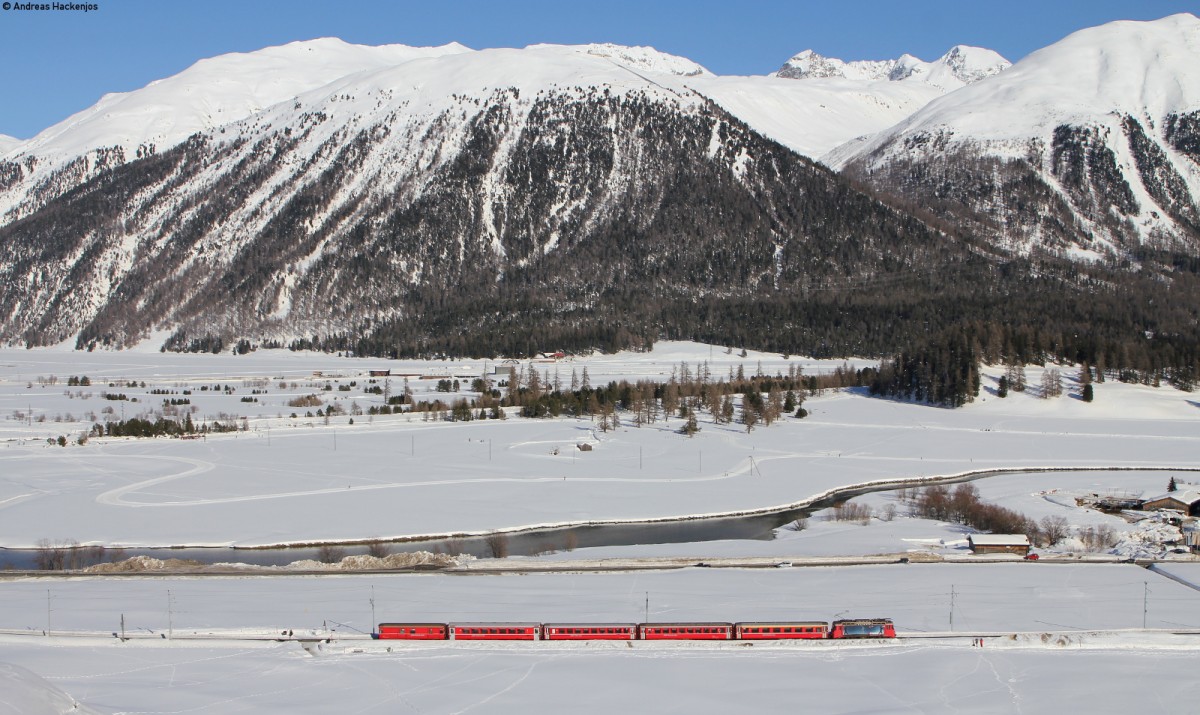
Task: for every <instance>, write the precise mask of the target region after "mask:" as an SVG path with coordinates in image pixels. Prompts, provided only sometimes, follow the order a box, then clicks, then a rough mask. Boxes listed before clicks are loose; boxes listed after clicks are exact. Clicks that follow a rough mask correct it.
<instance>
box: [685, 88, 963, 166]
mask: <svg viewBox="0 0 1200 715" xmlns="http://www.w3.org/2000/svg"><path fill="white" fill-rule="evenodd" d="M683 84H684V85H686V86H687V87H688V88H690V89H692V90H694V91H696V92H699V93H700V94H703V95H705V96H707V97H709V98H711V99H712V100H713V101H714V102H716V103H717V104H719V105H720V106H721V107H722V108H724V109H725V110H727V111H728V112H729V113H730V114H732V115H734V116H735V117H737V118H738V119H741V120H742V121H744V122H746V123H747V124H749V125H750V126H751V127H753V128H754V129H755V130H757V131H759V132H761V133H762V134H763V135H765V136H767V137H770V138H771V139H774V140H775V141H777V142H779V143H780V144H783V145H784V146H786V147H788V148H789V149H791V150H793V151H795V152H797V153H799V154H803V155H804V156H807V157H809V158H812V159H818V158H820V157H821V156H823V155H824V154H826V153H827V152H829V151H830V150H832V149H833V148H834V147H837V146H839V145H841V144H843V143H844V142H848V141H850V140H852V139H854V138H856V137H859V136H863V135H871V134H875V133H877V132H879V131H882V130H883V129H885V128H887V127H890V126H892V125H893V124H895V123H896V122H899V121H901V120H902V119H904V118H905V117H907V116H909V115H910V114H912V113H913V112H914V111H916V110H918V109H920V108H921V107H923V106H925V105H926V104H927V103H928V102H930V101H931V100H933V99H936V98H937V97H940V96H941V95H942V91H941V90H940V89H938V88H937V87H935V86H933V85H930V84H924V83H920V82H889V81H887V80H878V81H871V82H867V81H853V80H848V79H841V78H832V79H810V80H807V81H804V82H795V81H792V80H787V79H781V78H778V77H695V78H689V79H687V80H686V81H685V82H684V83H683Z"/></svg>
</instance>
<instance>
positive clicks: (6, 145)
mask: <svg viewBox="0 0 1200 715" xmlns="http://www.w3.org/2000/svg"><path fill="white" fill-rule="evenodd" d="M19 144H21V140H20V139H17V138H16V137H10V136H8V135H7V134H0V156H4V155H5V154H7V153H8V152H10V151H12V150H13V149H16V148H17V146H18V145H19Z"/></svg>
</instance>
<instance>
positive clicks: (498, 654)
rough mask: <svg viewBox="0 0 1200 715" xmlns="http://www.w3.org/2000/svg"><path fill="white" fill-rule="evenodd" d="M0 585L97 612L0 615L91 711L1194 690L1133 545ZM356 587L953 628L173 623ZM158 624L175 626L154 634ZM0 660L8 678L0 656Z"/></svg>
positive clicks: (935, 700) (364, 594)
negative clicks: (970, 554)
mask: <svg viewBox="0 0 1200 715" xmlns="http://www.w3.org/2000/svg"><path fill="white" fill-rule="evenodd" d="M952 592H953V597H952V595H951V594H952ZM952 598H953V607H952V605H951V604H952ZM0 599H2V600H0V605H2V609H0V610H2V612H4V613H5V618H6V620H8V625H9V626H13V627H18V628H29V629H32V630H33V631H34V632H36V633H39V634H40V633H41V632H42V630H43V629H44V628H45V627H46V619H47V617H49V618H50V627H51V632H52V633H53V632H54V630H55V629H60V630H63V631H65V630H70V629H78V630H90V631H98V632H99V633H98V635H97V637H95V638H91V639H87V638H69V637H66V636H52V637H49V638H46V637H42V636H40V635H22V636H14V635H6V636H0V661H7V662H9V663H17V664H20V665H21V666H22V667H24V668H27V669H29V670H30V671H32V672H33V673H36V674H38V675H40V676H41V677H42V678H45V680H46V682H48V683H49V684H51V685H53V686H55V687H57V688H59V689H61V690H63V691H65V692H66V693H69V694H70V695H71V696H72V697H73V698H75V699H76V700H77V701H79V702H81V703H82V704H83V705H85V706H87V707H89V708H92V709H93V711H95V712H104V713H110V712H200V713H209V712H211V713H268V712H312V713H320V712H331V708H336V709H337V711H338V712H423V713H453V712H505V713H515V712H547V711H551V710H557V711H566V712H595V713H600V712H612V711H613V710H615V709H617V708H626V709H628V708H634V709H638V708H640V707H645V708H647V709H648V710H652V711H654V712H682V711H690V712H747V711H754V712H785V711H787V712H790V711H794V710H795V709H796V708H797V707H798V706H799V704H800V703H803V704H804V706H805V707H806V708H810V709H812V710H816V711H820V712H884V713H890V712H897V713H898V712H938V713H942V712H945V713H953V712H1084V711H1097V712H1123V711H1127V710H1128V711H1136V712H1177V711H1178V707H1179V704H1180V703H1187V702H1194V701H1195V698H1196V696H1197V695H1200V684H1198V683H1197V681H1196V680H1195V678H1194V677H1192V674H1193V673H1194V671H1195V668H1196V666H1197V665H1198V664H1200V651H1198V650H1197V648H1196V644H1197V639H1200V635H1190V636H1182V635H1170V633H1169V631H1171V630H1178V629H1181V628H1184V627H1192V628H1195V627H1197V626H1200V620H1197V615H1196V614H1197V613H1200V610H1198V609H1197V606H1200V593H1198V592H1197V591H1195V590H1193V589H1191V588H1188V587H1186V586H1183V585H1180V584H1177V583H1175V582H1173V581H1170V580H1168V579H1165V578H1163V577H1161V576H1158V575H1155V574H1150V573H1148V572H1147V571H1145V570H1143V569H1140V568H1138V567H1135V566H1131V565H1115V564H1114V565H1050V564H1029V563H1017V564H981V565H954V564H936V565H921V564H908V565H892V566H873V567H868V566H862V567H846V568H836V569H834V568H795V569H767V570H751V571H747V570H737V569H730V570H725V569H688V570H683V571H674V572H665V573H664V572H657V573H613V574H556V575H529V576H520V577H516V576H475V577H448V576H444V575H424V576H421V575H404V576H375V577H366V576H361V577H323V578H319V579H312V578H306V579H301V578H286V577H285V578H269V579H263V578H256V579H245V578H239V579H207V580H198V579H165V580H158V579H141V578H138V579H122V580H103V579H97V580H87V581H70V582H58V581H52V580H47V579H27V580H22V581H19V582H9V583H5V584H4V587H3V588H2V589H0ZM371 599H374V607H375V611H376V613H375V617H376V618H377V619H378V620H381V621H382V620H407V619H413V620H418V619H419V620H425V619H428V620H441V621H445V620H453V619H459V620H483V619H530V620H540V621H547V620H598V621H626V622H628V621H641V620H644V618H645V617H647V615H648V617H649V618H651V619H662V620H689V619H697V620H699V619H714V620H716V619H720V620H728V619H772V618H780V617H785V618H804V619H808V618H811V619H832V618H834V617H844V616H847V615H849V616H854V615H858V616H891V617H893V618H894V619H895V620H896V623H897V628H898V629H899V630H901V631H904V632H907V633H909V634H919V633H925V634H930V633H934V632H942V633H947V632H948V631H949V630H950V618H951V613H953V625H954V630H955V632H958V633H963V634H964V635H963V636H962V637H958V638H938V639H931V640H919V641H911V640H905V641H901V642H893V643H885V644H862V643H820V644H806V645H795V644H793V645H787V644H784V645H780V644H756V645H754V646H752V647H747V646H744V645H736V644H716V645H713V644H696V645H680V644H671V645H658V644H652V643H636V644H632V645H627V644H616V645H614V644H560V643H553V644H545V643H542V644H487V645H480V644H469V645H457V646H446V645H437V644H412V645H403V644H399V643H395V642H392V643H383V642H371V641H362V640H348V641H347V640H336V639H335V640H334V641H333V642H332V643H328V644H326V643H321V644H319V645H311V644H310V646H309V650H308V651H306V650H304V649H302V648H301V646H300V645H299V644H297V643H290V642H289V643H284V644H255V643H236V642H233V641H229V640H226V641H221V640H217V641H212V642H210V641H203V640H201V641H190V640H183V639H182V637H184V636H188V635H190V634H193V633H196V632H200V633H207V632H209V630H210V629H218V630H222V629H223V630H225V632H226V634H227V635H232V634H236V633H237V632H238V629H243V632H249V631H256V632H259V633H262V632H279V631H281V630H283V629H290V630H292V631H293V632H294V633H295V634H296V635H297V636H309V637H311V636H327V635H329V631H328V630H326V628H331V629H334V632H333V634H332V635H333V636H334V637H335V638H336V637H337V636H339V635H341V634H350V635H354V634H357V633H358V632H359V631H362V630H369V629H370V626H371V623H372V604H371ZM47 603H49V605H50V611H49V613H47ZM1143 605H1145V608H1146V624H1147V626H1148V627H1149V628H1151V629H1165V630H1163V631H1155V632H1150V633H1142V632H1138V631H1130V630H1125V629H1140V628H1141V626H1142V619H1143ZM122 614H123V615H124V617H125V624H126V633H127V634H139V635H150V636H152V639H150V640H131V641H129V642H126V643H122V642H120V641H118V640H117V639H116V638H113V637H112V636H111V635H109V634H110V633H112V632H116V631H118V630H119V627H120V625H119V624H120V618H121V616H122ZM168 629H170V632H171V635H172V636H173V637H174V638H173V639H172V640H170V641H167V640H166V639H162V638H158V636H159V635H161V634H165V633H166V632H167V631H168ZM1018 632H1020V633H1021V635H1017V636H1012V634H1014V633H1018ZM974 633H988V635H987V637H986V638H985V640H984V646H983V647H982V648H978V647H974V646H973V645H972V641H973V638H972V637H967V635H966V634H974ZM993 633H994V635H993ZM947 634H948V633H947ZM1043 634H1046V635H1043ZM1010 636H1012V637H1010ZM388 645H390V646H391V647H392V651H391V652H388V651H387V650H386V646H388ZM356 651H362V652H356ZM6 678H8V679H9V680H14V679H16V678H15V676H9V675H6V673H5V670H4V669H3V668H0V682H7V681H6ZM1098 678H1103V682H1104V684H1103V687H1099V686H1098V685H1097V682H1098ZM21 682H24V681H21ZM7 692H8V693H12V692H13V689H12V688H11V687H10V688H8V689H7ZM18 692H19V691H18ZM36 692H42V691H40V690H37V691H36ZM10 702H11V701H10ZM18 711H19V712H23V713H31V712H40V711H37V710H14V711H13V712H18ZM47 712H57V711H54V710H48V711H47Z"/></svg>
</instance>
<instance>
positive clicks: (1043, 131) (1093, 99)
mask: <svg viewBox="0 0 1200 715" xmlns="http://www.w3.org/2000/svg"><path fill="white" fill-rule="evenodd" d="M825 160H826V161H827V163H829V164H830V165H832V166H836V167H845V168H846V169H847V170H848V171H849V172H851V173H852V174H855V175H857V176H860V177H863V178H864V180H866V181H869V182H871V183H873V184H874V185H876V186H878V187H880V188H881V189H884V190H888V191H892V192H894V193H900V194H903V195H905V196H907V197H909V198H912V199H916V200H918V201H921V202H929V203H930V205H932V206H934V207H935V208H940V210H941V211H942V212H943V213H944V214H945V215H948V216H949V215H953V216H956V217H959V218H969V219H970V220H971V221H973V222H974V225H976V226H977V227H978V228H981V229H986V230H987V231H988V232H989V233H992V234H994V235H998V236H999V237H1001V238H1003V239H1005V240H1007V241H1009V242H1010V243H1012V244H1013V245H1015V246H1017V247H1023V248H1028V247H1030V246H1032V245H1042V246H1049V247H1052V248H1055V249H1058V250H1066V251H1073V252H1079V251H1084V252H1088V253H1090V254H1095V253H1096V252H1098V253H1099V254H1106V253H1111V252H1113V251H1117V252H1118V253H1120V252H1121V251H1123V250H1127V249H1129V248H1130V247H1132V246H1137V245H1142V244H1144V243H1146V242H1150V243H1152V244H1154V245H1156V246H1159V247H1170V248H1172V249H1180V250H1185V251H1187V252H1188V253H1191V254H1195V253H1197V252H1200V210H1198V208H1197V201H1196V197H1198V196H1200V20H1198V19H1197V18H1196V17H1195V16H1193V15H1189V14H1180V15H1174V16H1171V17H1167V18H1163V19H1161V20H1157V21H1154V22H1114V23H1110V24H1107V25H1103V26H1100V27H1095V28H1090V29H1086V30H1081V31H1079V32H1076V33H1074V34H1072V35H1070V36H1069V37H1067V38H1065V39H1063V40H1062V41H1060V42H1058V43H1055V44H1054V45H1051V46H1049V47H1046V48H1044V49H1042V50H1039V51H1037V52H1034V53H1032V54H1030V55H1029V56H1028V57H1026V58H1025V59H1023V60H1022V61H1020V62H1018V63H1017V64H1016V65H1015V66H1013V67H1012V68H1011V69H1009V70H1007V71H1005V72H1004V73H1002V74H999V75H997V76H994V77H990V78H987V79H984V80H981V81H979V82H976V83H974V84H972V85H970V86H968V87H965V88H963V89H960V90H958V91H955V92H952V93H950V94H947V95H946V96H944V97H941V98H939V99H936V100H934V101H932V102H930V103H929V104H928V105H926V106H925V107H924V108H922V109H920V110H919V111H917V112H915V113H914V114H913V115H912V116H910V117H909V118H907V119H905V120H904V121H902V122H900V123H899V124H897V125H896V126H895V127H893V128H891V129H889V130H887V131H884V132H881V133H880V134H878V135H876V136H874V137H871V138H869V139H867V140H865V141H859V142H852V143H850V144H847V145H844V146H842V147H839V148H838V149H837V150H835V151H833V152H831V153H830V154H829V155H827V157H826V158H825Z"/></svg>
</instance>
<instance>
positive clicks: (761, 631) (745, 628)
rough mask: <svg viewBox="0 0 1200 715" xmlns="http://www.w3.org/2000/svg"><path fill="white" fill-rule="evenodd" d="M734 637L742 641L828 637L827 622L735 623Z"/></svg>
mask: <svg viewBox="0 0 1200 715" xmlns="http://www.w3.org/2000/svg"><path fill="white" fill-rule="evenodd" d="M734 634H735V636H734V637H735V638H737V639H738V640H744V641H777V640H792V639H796V638H817V639H821V638H828V637H829V624H828V623H825V622H824V621H780V622H777V623H767V622H763V623H735V624H734Z"/></svg>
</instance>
